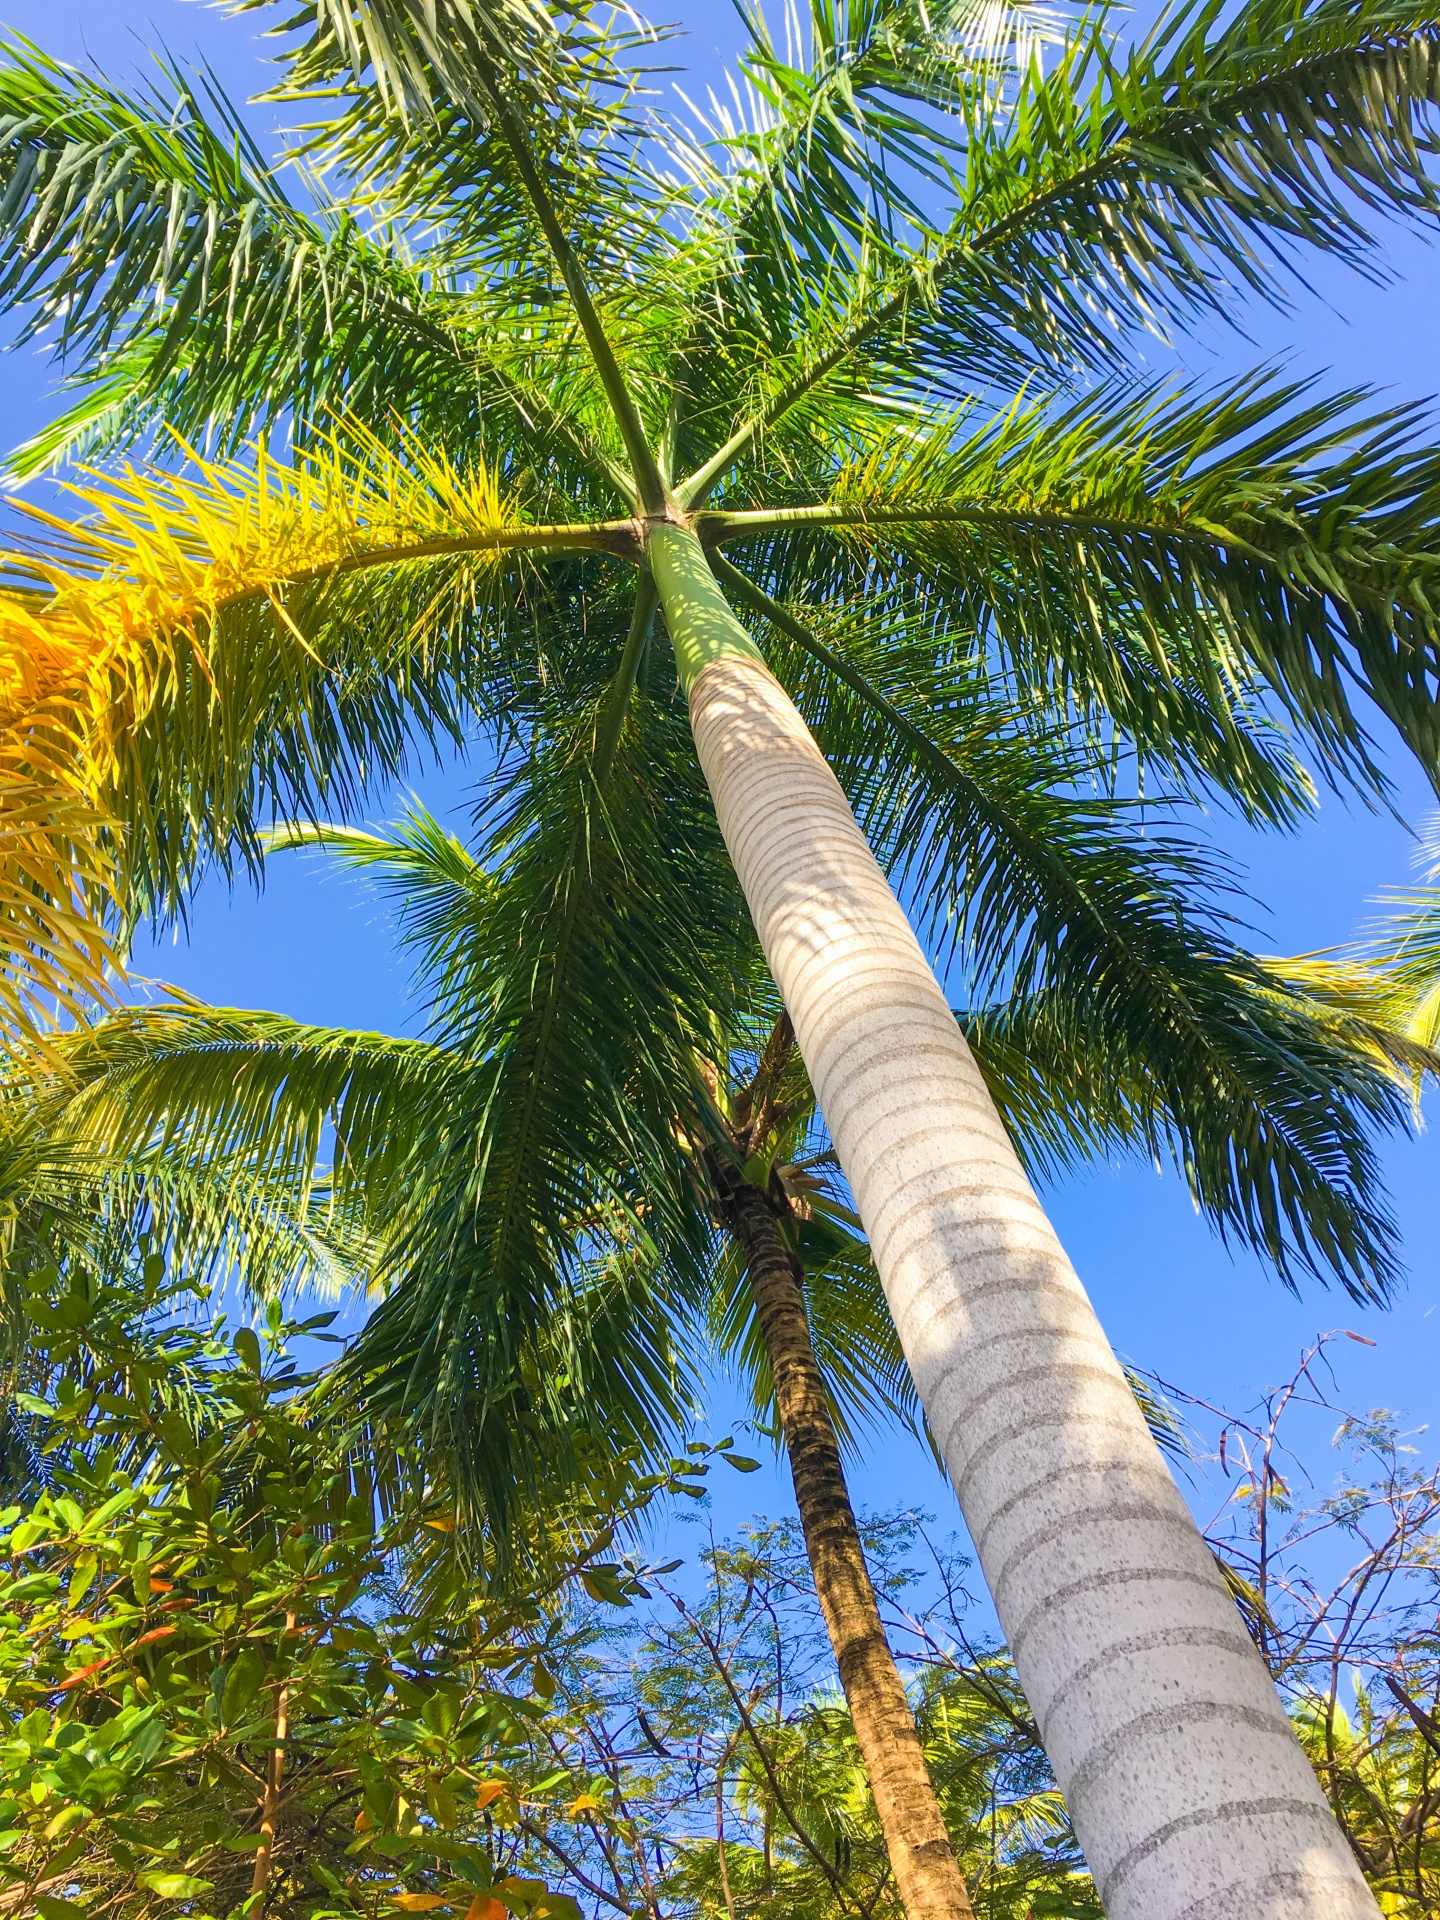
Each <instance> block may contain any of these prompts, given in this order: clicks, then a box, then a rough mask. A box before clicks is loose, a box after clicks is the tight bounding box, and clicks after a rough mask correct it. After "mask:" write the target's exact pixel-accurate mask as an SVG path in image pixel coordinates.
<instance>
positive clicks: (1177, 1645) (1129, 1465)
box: [650, 528, 1378, 1920]
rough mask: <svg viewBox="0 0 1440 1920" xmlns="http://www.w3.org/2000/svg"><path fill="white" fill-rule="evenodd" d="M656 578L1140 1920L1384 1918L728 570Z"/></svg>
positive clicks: (1010, 1598) (1073, 1787)
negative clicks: (728, 596)
mask: <svg viewBox="0 0 1440 1920" xmlns="http://www.w3.org/2000/svg"><path fill="white" fill-rule="evenodd" d="M650 555H651V563H652V566H653V567H654V570H655V575H656V579H657V582H658V584H659V587H660V594H661V602H662V605H663V607H664V610H665V615H666V619H667V621H668V623H669V625H670V631H671V635H672V637H673V638H674V639H675V645H676V656H677V660H678V661H679V662H680V667H681V673H682V677H683V679H684V683H685V686H686V690H687V692H688V694H689V699H690V715H691V724H692V726H693V729H694V733H695V741H696V746H697V749H698V752H699V755H700V761H701V764H702V766H703V767H704V770H705V775H706V779H707V780H708V782H709V785H710V790H711V793H712V794H713V795H714V798H715V805H716V810H717V813H718V815H719V820H720V826H721V830H722V832H723V833H724V836H725V841H726V844H727V846H728V847H729V849H730V854H731V858H732V859H733V861H734V863H735V868H736V871H737V873H738V875H739V878H740V884H741V886H742V888H743V889H744V893H745V898H746V900H747V902H748V903H749V907H750V912H751V916H752V918H753V920H754V923H755V927H756V930H757V931H758V933H759V935H760V939H761V941H762V943H763V945H764V948H765V953H766V957H767V959H768V961H769V964H770V969H771V972H772V974H773V975H774V977H775V980H776V983H777V985H778V986H779V988H780V991H781V993H782V994H783V995H784V999H785V1004H786V1006H787V1008H788V1009H789V1012H790V1016H791V1019H792V1020H793V1021H794V1025H795V1031H796V1036H797V1039H798V1042H799V1046H800V1050H801V1053H802V1054H803V1056H804V1059H805V1063H806V1066H807V1067H808V1069H809V1072H810V1078H811V1082H812V1084H813V1086H814V1088H815V1091H816V1094H817V1096H818V1098H819V1102H820V1107H821V1110H822V1112H823V1113H824V1115H825V1119H826V1123H827V1125H828V1127H829V1129H830V1135H831V1138H832V1140H833V1141H834V1144H835V1149H836V1152H837V1154H838V1157H839V1160H840V1163H841V1165H842V1166H843V1167H844V1169H845V1173H846V1176H847V1178H848V1180H849V1182H850V1186H851V1190H852V1192H853V1193H854V1196H855V1201H856V1206H857V1208H858V1210H859V1213H860V1216H861V1218H862V1220H863V1221H864V1224H865V1228H866V1231H867V1233H868V1235H869V1238H870V1245H871V1249H872V1252H873V1254H874V1258H875V1263H876V1266H877V1267H878V1269H879V1272H880V1277H881V1280H882V1282H883V1284H884V1287H885V1291H886V1295H887V1297H888V1299H889V1302H890V1308H891V1311H892V1313H893V1314H894V1316H895V1322H896V1326H897V1328H898V1331H899V1334H900V1339H901V1343H902V1345H903V1347H904V1350H905V1354H906V1357H907V1359H908V1361H909V1364H910V1367H911V1370H912V1372H913V1373H914V1375H915V1381H916V1385H917V1387H918V1389H919V1392H920V1396H921V1399H922V1401H923V1402H924V1405H925V1410H926V1413H927V1415H928V1416H929V1420H930V1424H931V1428H932V1431H933V1432H934V1433H935V1435H936V1437H937V1439H938V1441H939V1444H940V1447H941V1450H942V1452H943V1454H944V1457H945V1461H946V1464H947V1467H948V1469H949V1472H950V1477H951V1479H952V1481H953V1483H954V1486H955V1491H956V1494H957V1496H958V1497H959V1501H960V1506H961V1509H962V1511H963V1513H964V1515H965V1519H966V1523H967V1525H968V1527H969V1530H970V1534H971V1537H972V1539H973V1540H974V1542H975V1547H976V1552H977V1554H978V1557H979V1560H980V1564H981V1566H982V1568H983V1570H984V1573H985V1577H986V1580H987V1581H988V1583H989V1586H990V1591H991V1593H992V1594H993V1595H994V1599H995V1606H996V1611H997V1613H998V1614H999V1617H1000V1622H1001V1626H1002V1628H1003V1630H1004V1633H1005V1637H1006V1639H1007V1641H1008V1642H1009V1645H1010V1649H1011V1652H1012V1654H1013V1656H1014V1659H1015V1663H1016V1666H1017V1668H1018V1670H1019V1674H1020V1679H1021V1682H1022V1684H1023V1686H1024V1688H1025V1692H1026V1695H1027V1697H1028V1699H1029V1701H1030V1705H1031V1709H1032V1711H1033V1712H1034V1714H1035V1717H1036V1720H1037V1722H1038V1723H1039V1726H1040V1728H1041V1732H1042V1735H1043V1738H1044V1741H1045V1746H1046V1750H1047V1752H1048V1753H1049V1756H1050V1760H1051V1763H1052V1765H1053V1766H1054V1769H1055V1773H1056V1777H1057V1779H1058V1780H1059V1783H1060V1786H1061V1789H1062V1791H1063V1792H1064V1795H1065V1799H1066V1803H1067V1805H1068V1807H1069V1810H1070V1814H1071V1817H1072V1819H1073V1820H1074V1823H1075V1829H1076V1832H1077V1834H1078V1836H1079V1839H1080V1843H1081V1845H1082V1847H1083V1848H1084V1849H1085V1854H1086V1858H1087V1860H1088V1861H1089V1864H1090V1868H1091V1871H1092V1872H1093V1874H1094V1876H1095V1880H1096V1884H1097V1886H1098V1888H1099V1891H1100V1897H1101V1900H1102V1901H1103V1902H1104V1905H1105V1909H1106V1912H1107V1914H1108V1915H1109V1916H1110V1920H1302V1916H1303V1920H1322V1916H1323V1920H1375V1916H1376V1914H1377V1913H1378V1909H1377V1907H1376V1905H1375V1902H1374V1900H1373V1898H1372V1897H1371V1895H1370V1892H1369V1890H1368V1889H1367V1887H1366V1886H1365V1883H1364V1880H1363V1878H1362V1876H1361V1874H1360V1871H1359V1869H1358V1867H1357V1866H1356V1864H1355V1861H1354V1858H1353V1856H1352V1855H1351V1852H1350V1849H1349V1847H1348V1846H1347V1845H1346V1844H1345V1841H1344V1838H1343V1836H1342V1835H1341V1833H1340V1830H1339V1828H1338V1827H1337V1826H1336V1824H1335V1822H1334V1819H1333V1818H1332V1816H1331V1813H1330V1810H1329V1807H1328V1806H1327V1804H1326V1802H1325V1799H1324V1796H1323V1795H1322V1793H1321V1791H1320V1787H1319V1784H1318V1782H1317V1781H1316V1779H1315V1776H1314V1774H1313V1772H1312V1771H1311V1769H1310V1766H1309V1763H1308V1762H1307V1761H1306V1759H1305V1756H1304V1754H1303V1753H1302V1752H1301V1750H1300V1747H1299V1745H1298V1743H1297V1742H1296V1740H1295V1738H1294V1735H1293V1734H1292V1732H1291V1730H1290V1726H1289V1723H1288V1721H1287V1720H1286V1717H1285V1713H1284V1710H1283V1709H1282V1707H1281V1705H1280V1702H1279V1700H1278V1698H1277V1696H1276V1694H1275V1690H1274V1688H1273V1686H1272V1685H1271V1683H1270V1679H1269V1676H1268V1675H1267V1674H1266V1672H1265V1669H1264V1667H1263V1665H1262V1664H1261V1662H1260V1659H1259V1657H1258V1655H1257V1654H1256V1652H1255V1650H1254V1648H1253V1646H1252V1645H1251V1643H1250V1641H1249V1638H1248V1636H1247V1635H1246V1633H1245V1632H1244V1629H1243V1626H1242V1624H1241V1621H1240V1619H1239V1616H1238V1614H1237V1613H1236V1610H1235V1608H1234V1606H1233V1605H1232V1603H1231V1601H1230V1599H1229V1596H1228V1594H1227V1593H1226V1591H1225V1587H1224V1584H1223V1582H1222V1581H1221V1579H1220V1576H1219V1573H1218V1571H1217V1569H1216V1566H1215V1563H1214V1560H1213V1558H1212V1557H1211V1555H1210V1553H1209V1552H1208V1550H1207V1549H1206V1547H1205V1544H1204V1542H1203V1540H1202V1539H1201V1538H1200V1535H1199V1533H1198V1531H1197V1529H1196V1527H1195V1524H1194V1522H1193V1520H1192V1519H1191V1516H1190V1513H1189V1510H1188V1509H1187V1507H1186V1505H1185V1502H1184V1501H1183V1500H1182V1499H1181V1497H1180V1494H1179V1491H1178V1489H1177V1488H1176V1486H1175V1483H1174V1481H1173V1480H1172V1479H1171V1477H1170V1474H1169V1472H1168V1471H1167V1469H1166V1467H1165V1464H1164V1462H1163V1460H1162V1459H1161V1457H1160V1454H1159V1452H1158V1450H1157V1448H1156V1446H1155V1443H1154V1441H1153V1439H1152V1438H1151V1436H1150V1433H1149V1431H1148V1429H1147V1428H1146V1426H1145V1423H1144V1420H1143V1419H1142V1417H1141V1415H1140V1411H1139V1409H1138V1407H1137V1406H1136V1404H1135V1399H1134V1396H1133V1395H1132V1393H1131V1392H1130V1389H1129V1387H1128V1385H1127V1384H1126V1381H1125V1377H1124V1375H1123V1373H1122V1372H1121V1370H1120V1368H1119V1365H1118V1364H1117V1362H1116V1360H1115V1357H1114V1355H1113V1353H1112V1352H1111V1350H1110V1347H1109V1345H1108V1343H1107V1341H1106V1339H1105V1336H1104V1334H1103V1332H1102V1331H1101V1328H1100V1325H1099V1322H1098V1321H1097V1319H1096V1317H1095V1313H1094V1310H1093V1309H1092V1307H1091V1305H1090V1302H1089V1300H1088V1299H1087V1298H1086V1295H1085V1292H1084V1289H1083V1288H1082V1286H1081V1285H1080V1281H1079V1279H1078V1277H1077V1276H1076V1273H1075V1270H1074V1268H1073V1267H1072V1266H1071V1264H1070V1262H1069V1260H1068V1259H1067V1258H1066V1256H1065V1253H1064V1250H1063V1249H1062V1248H1061V1246H1060V1244H1059V1241H1058V1240H1057V1238H1056V1236H1055V1233H1054V1230H1053V1229H1052V1227H1051V1226H1050V1223H1049V1221H1048V1220H1047V1219H1046V1218H1045V1215H1044V1212H1043V1211H1042V1209H1041V1207H1040V1205H1039V1202H1038V1201H1037V1199H1036V1197H1035V1194H1034V1192H1033V1191H1032V1190H1031V1187H1030V1185H1029V1182H1028V1181H1027V1179H1026V1178H1025V1175H1024V1173H1023V1171H1022V1169H1021V1167H1020V1164H1019V1161H1018V1160H1017V1159H1016V1156H1015V1152H1014V1149H1013V1148H1012V1146H1011V1144H1010V1141H1009V1138H1008V1136H1007V1135H1006V1132H1005V1129H1004V1126H1003V1125H1002V1123H1001V1121H1000V1118H999V1116H998V1114H997V1113H996V1111H995V1107H994V1104H993V1102H992V1101H991V1100H990V1097H989V1094H988V1092H987V1090H986V1087H985V1083H984V1081H983V1079H982V1078H981V1076H980V1073H979V1070H978V1069H977V1068H976V1066H975V1064H974V1061H973V1060H972V1059H971V1057H970V1054H969V1050H968V1049H967V1047H966V1046H965V1043H964V1039H963V1037H962V1035H961V1033H960V1030H959V1027H958V1025H957V1024H956V1021H955V1019H954V1017H953V1015H952V1013H951V1010H950V1008H949V1006H948V1005H947V1003H946V1000H945V996H944V994H943V993H942V992H941V990H940V987H939V984H938V982H937V981H936V979H935V976H934V974H933V972H932V971H931V969H930V967H929V965H928V964H927V962H926V960H925V958H924V955H923V954H922V953H921V951H920V948H919V944H918V942H917V941H916V939H915V936H914V934H913V933H912V931H911V929H910V926H909V923H908V922H907V920H906V918H905V915H904V913H903V912H902V911H901V908H900V906H899V904H898V902H897V901H896V899H895V896H894V894H893V893H892V891H891V889H890V886H889V884H888V882H887V881H886V879H885V877H884V875H883V874H882V873H881V871H880V869H879V867H878V865H877V864H876V862H875V860H874V858H873V856H872V855H871V853H870V851H869V848H868V847H867V846H866V844H865V840H864V837H863V836H862V834H861V832H860V830H859V828H858V826H857V825H856V822H855V818H854V815H853V814H852V813H851V810H850V807H849V805H848V803H847V801H846V799H845V796H844V794H843V793H842V792H841V790H840V787H839V784H838V782H837V781H836V780H835V777H834V775H833V774H832V773H831V771H830V768H829V767H828V766H827V764H826V762H825V760H824V758H823V756H822V755H821V753H820V751H819V749H818V748H817V746H816V745H815V742H814V740H813V739H812V738H811V736H810V734H809V732H808V730H807V728H806V727H805V724H804V722H803V720H802V719H801V718H800V715H799V714H798V713H797V712H796V711H795V708H794V707H793V706H792V704H791V702H790V701H789V699H788V698H787V697H786V695H785V693H784V691H783V689H782V688H781V687H780V686H779V685H778V683H777V682H776V681H775V679H774V678H773V676H772V675H771V674H770V673H769V672H768V671H767V670H766V669H765V667H764V666H763V664H762V663H761V662H760V661H759V660H758V659H757V657H756V654H755V649H754V646H753V643H751V642H750V641H749V640H748V638H747V637H746V636H744V635H743V633H741V634H740V635H739V638H738V639H737V641H736V642H735V644H734V645H733V646H732V647H731V648H730V649H729V650H728V651H727V649H726V648H725V646H724V644H723V638H722V629H723V628H724V627H725V625H726V622H727V619H730V624H731V625H734V622H733V619H732V618H731V617H730V616H729V615H728V612H727V609H726V608H725V606H724V602H723V597H722V596H721V595H720V593H719V589H718V587H716V585H715V582H714V578H713V576H712V575H710V573H709V569H708V567H706V565H705V563H704V559H703V556H702V555H701V553H700V550H699V546H698V543H696V542H695V541H694V540H693V539H689V538H687V536H686V535H685V534H684V533H682V532H681V531H680V530H679V529H672V528H665V529H660V530H657V532H656V533H652V536H651V541H650ZM692 628H694V629H699V631H700V636H701V637H700V642H699V644H698V645H694V646H692V645H691V643H690V641H689V638H688V634H689V632H690V630H691V629H692Z"/></svg>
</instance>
